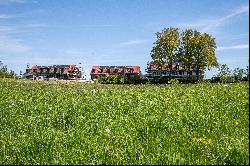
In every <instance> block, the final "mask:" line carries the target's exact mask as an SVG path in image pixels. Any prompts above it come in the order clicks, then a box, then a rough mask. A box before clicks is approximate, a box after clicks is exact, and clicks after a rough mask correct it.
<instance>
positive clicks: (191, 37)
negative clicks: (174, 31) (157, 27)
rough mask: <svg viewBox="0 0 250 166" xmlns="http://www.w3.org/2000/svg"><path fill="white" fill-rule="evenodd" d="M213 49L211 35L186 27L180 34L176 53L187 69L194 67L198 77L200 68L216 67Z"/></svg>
mask: <svg viewBox="0 0 250 166" xmlns="http://www.w3.org/2000/svg"><path fill="white" fill-rule="evenodd" d="M215 49H216V43H215V39H214V38H213V37H212V36H210V35H209V34H207V33H204V34H202V33H200V32H198V31H196V30H192V29H187V30H185V31H184V32H182V34H181V46H180V48H179V54H178V55H179V59H180V61H182V62H184V63H185V65H186V67H187V68H188V70H190V68H193V69H195V70H196V75H197V76H199V77H200V76H202V75H200V74H201V73H200V72H199V71H200V70H201V71H204V70H205V68H207V69H208V70H210V69H211V68H212V67H218V62H217V58H216V54H215ZM189 73H190V72H189Z"/></svg>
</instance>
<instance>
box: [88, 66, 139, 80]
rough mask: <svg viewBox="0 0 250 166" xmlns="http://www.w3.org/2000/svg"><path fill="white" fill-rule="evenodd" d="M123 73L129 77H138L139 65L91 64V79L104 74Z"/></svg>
mask: <svg viewBox="0 0 250 166" xmlns="http://www.w3.org/2000/svg"><path fill="white" fill-rule="evenodd" d="M114 74H118V75H125V76H127V77H129V78H133V77H139V76H140V75H141V70H140V66H93V67H92V70H91V72H90V75H91V79H92V80H93V79H96V78H98V77H102V76H106V75H114Z"/></svg>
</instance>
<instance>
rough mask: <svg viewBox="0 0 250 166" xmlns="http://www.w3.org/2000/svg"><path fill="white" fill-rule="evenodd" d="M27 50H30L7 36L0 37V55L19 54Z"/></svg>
mask: <svg viewBox="0 0 250 166" xmlns="http://www.w3.org/2000/svg"><path fill="white" fill-rule="evenodd" d="M28 50H30V48H29V47H27V46H25V45H24V44H22V43H21V42H20V41H18V40H17V39H13V38H11V37H9V36H3V35H1V36H0V53H20V52H26V51H28Z"/></svg>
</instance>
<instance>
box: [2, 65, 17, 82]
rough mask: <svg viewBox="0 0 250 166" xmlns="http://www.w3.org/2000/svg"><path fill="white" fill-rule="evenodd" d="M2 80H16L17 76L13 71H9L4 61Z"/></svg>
mask: <svg viewBox="0 0 250 166" xmlns="http://www.w3.org/2000/svg"><path fill="white" fill-rule="evenodd" d="M0 78H16V74H15V72H14V71H13V70H10V72H9V71H8V68H7V66H6V65H3V63H2V61H0Z"/></svg>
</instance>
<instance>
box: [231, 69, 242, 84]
mask: <svg viewBox="0 0 250 166" xmlns="http://www.w3.org/2000/svg"><path fill="white" fill-rule="evenodd" d="M233 75H234V78H235V79H236V80H239V81H241V80H242V79H243V76H244V69H240V68H239V67H237V68H235V69H234V71H233Z"/></svg>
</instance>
